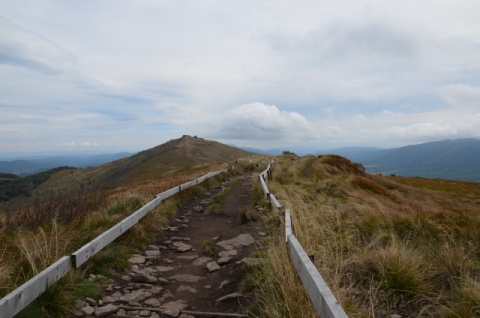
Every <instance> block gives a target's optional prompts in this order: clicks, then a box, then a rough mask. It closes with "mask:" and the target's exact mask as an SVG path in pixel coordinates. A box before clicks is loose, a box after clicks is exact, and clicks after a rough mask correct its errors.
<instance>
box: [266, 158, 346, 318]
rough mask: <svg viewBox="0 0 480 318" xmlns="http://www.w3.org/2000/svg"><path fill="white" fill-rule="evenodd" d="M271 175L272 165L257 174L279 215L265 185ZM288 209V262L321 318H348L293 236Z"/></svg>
mask: <svg viewBox="0 0 480 318" xmlns="http://www.w3.org/2000/svg"><path fill="white" fill-rule="evenodd" d="M271 175H272V165H271V164H268V166H267V169H266V170H265V171H263V172H262V173H261V174H259V179H260V184H261V185H262V189H263V191H264V193H265V195H266V196H268V197H269V198H270V202H271V203H272V208H273V209H274V210H275V211H276V212H277V214H279V215H280V213H279V212H280V211H281V209H282V206H281V204H280V202H278V200H277V199H276V198H275V196H274V195H273V193H271V192H270V191H269V190H268V187H267V186H266V184H265V179H266V178H267V176H271ZM290 213H291V211H290V209H286V210H285V222H284V223H285V241H286V243H287V248H288V253H289V255H290V261H291V262H292V264H293V266H294V267H295V269H296V271H297V273H298V276H299V277H300V279H301V281H302V283H303V285H304V287H305V289H306V290H307V293H308V296H309V297H310V300H311V301H312V303H313V306H314V307H315V310H316V311H317V314H318V315H319V316H320V317H321V318H348V316H347V314H346V313H345V311H344V310H343V308H342V306H341V305H340V303H339V302H338V301H337V299H336V298H335V296H334V295H333V293H332V291H331V290H330V288H329V287H328V285H327V283H326V282H325V280H324V279H323V277H322V275H320V273H319V272H318V270H317V268H316V267H315V265H314V264H313V263H312V261H311V260H310V258H309V257H308V254H307V253H306V252H305V250H304V248H303V247H302V245H301V244H300V242H298V240H297V238H296V237H295V235H294V234H293V227H292V220H291V217H290Z"/></svg>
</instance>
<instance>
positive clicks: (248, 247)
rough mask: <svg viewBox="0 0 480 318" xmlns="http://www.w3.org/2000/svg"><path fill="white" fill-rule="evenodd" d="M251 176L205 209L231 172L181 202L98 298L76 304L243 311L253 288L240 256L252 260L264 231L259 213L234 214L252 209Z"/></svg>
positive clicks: (165, 313)
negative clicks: (216, 206)
mask: <svg viewBox="0 0 480 318" xmlns="http://www.w3.org/2000/svg"><path fill="white" fill-rule="evenodd" d="M252 178H253V176H252V175H250V174H245V175H242V176H240V177H237V183H236V186H235V188H234V190H233V191H232V192H231V193H230V194H229V195H228V196H227V197H226V199H225V201H224V202H223V204H222V206H221V208H220V211H219V213H218V214H208V213H206V210H207V203H208V200H209V199H210V197H211V196H212V195H214V194H215V193H218V192H219V191H223V189H224V188H225V187H226V186H227V184H228V182H233V181H235V179H232V180H230V181H228V182H224V183H223V184H222V185H221V186H219V187H216V188H214V189H212V190H211V191H210V192H208V193H204V194H202V195H199V196H197V197H196V198H194V199H193V200H191V201H190V202H188V203H187V204H185V205H184V206H183V207H181V208H180V210H179V211H178V212H177V215H176V218H175V220H174V221H173V222H172V223H171V224H170V225H169V226H168V227H166V228H165V231H164V233H163V234H162V235H160V236H159V237H158V238H157V241H156V242H153V244H152V245H149V246H148V247H147V249H146V250H145V252H144V253H143V254H141V255H140V254H137V255H132V257H131V258H130V260H129V262H130V265H131V267H130V270H129V271H128V272H126V273H123V274H122V275H121V277H120V276H119V277H118V279H116V281H115V284H113V285H109V286H108V287H107V288H106V290H105V291H104V297H103V299H102V300H101V301H95V300H92V299H87V300H85V302H84V303H82V302H80V304H78V305H79V306H78V307H80V308H78V309H79V312H82V313H85V314H86V315H93V316H106V317H131V316H134V317H182V318H187V317H206V316H207V315H206V314H205V313H207V312H210V313H217V314H218V313H225V314H226V313H230V314H236V316H237V317H241V316H242V315H245V317H246V313H247V311H248V307H249V306H250V305H251V304H252V303H253V302H254V301H255V298H254V297H255V296H254V294H252V293H248V292H245V291H244V290H245V289H242V280H243V278H244V276H245V271H244V266H245V265H244V264H243V263H244V262H256V261H259V260H258V259H252V258H251V254H252V252H254V251H255V250H256V249H258V248H259V242H260V241H261V238H262V236H264V235H265V234H264V233H263V232H262V231H261V224H260V221H250V222H248V223H245V224H243V223H242V220H241V218H240V212H241V211H242V210H243V211H245V209H250V210H251V209H252V185H253V180H252ZM231 316H232V317H234V316H235V315H231ZM219 317H220V316H219ZM223 317H228V315H223Z"/></svg>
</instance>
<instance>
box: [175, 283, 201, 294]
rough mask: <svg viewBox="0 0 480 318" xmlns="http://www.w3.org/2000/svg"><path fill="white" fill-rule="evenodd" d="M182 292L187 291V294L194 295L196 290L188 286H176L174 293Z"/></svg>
mask: <svg viewBox="0 0 480 318" xmlns="http://www.w3.org/2000/svg"><path fill="white" fill-rule="evenodd" d="M182 291H188V292H191V293H196V292H197V290H196V289H195V288H193V287H190V286H186V285H180V286H178V288H177V290H175V292H182Z"/></svg>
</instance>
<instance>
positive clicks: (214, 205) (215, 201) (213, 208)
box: [207, 179, 238, 213]
mask: <svg viewBox="0 0 480 318" xmlns="http://www.w3.org/2000/svg"><path fill="white" fill-rule="evenodd" d="M237 184H238V179H236V180H234V181H232V182H230V184H229V185H228V186H227V187H226V188H225V189H223V190H222V191H220V192H219V193H217V194H215V195H214V196H212V197H211V198H210V200H209V201H208V206H207V212H208V213H219V212H220V207H221V206H222V204H223V202H224V201H225V199H226V198H227V196H228V195H229V194H230V193H232V191H233V190H234V189H235V187H236V186H237Z"/></svg>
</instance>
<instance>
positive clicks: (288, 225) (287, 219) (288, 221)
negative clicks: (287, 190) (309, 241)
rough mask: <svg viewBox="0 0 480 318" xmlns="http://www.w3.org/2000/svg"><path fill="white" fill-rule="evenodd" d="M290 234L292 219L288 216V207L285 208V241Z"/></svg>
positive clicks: (291, 233)
mask: <svg viewBox="0 0 480 318" xmlns="http://www.w3.org/2000/svg"><path fill="white" fill-rule="evenodd" d="M290 235H293V232H292V219H291V218H290V209H285V242H288V237H289V236H290Z"/></svg>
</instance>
